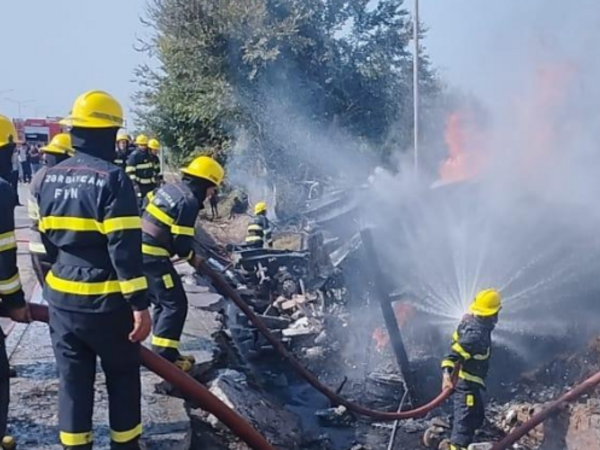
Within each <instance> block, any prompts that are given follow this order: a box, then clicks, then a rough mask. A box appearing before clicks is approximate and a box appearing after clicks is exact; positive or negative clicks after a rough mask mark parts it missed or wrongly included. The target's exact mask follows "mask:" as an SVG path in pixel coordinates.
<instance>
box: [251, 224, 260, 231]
mask: <svg viewBox="0 0 600 450" xmlns="http://www.w3.org/2000/svg"><path fill="white" fill-rule="evenodd" d="M263 230H264V228H263V227H261V226H260V225H248V231H263Z"/></svg>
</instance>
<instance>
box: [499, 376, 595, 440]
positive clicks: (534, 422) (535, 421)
mask: <svg viewBox="0 0 600 450" xmlns="http://www.w3.org/2000/svg"><path fill="white" fill-rule="evenodd" d="M599 384H600V372H597V373H596V374H594V375H592V376H591V377H589V378H588V379H587V380H585V381H584V382H582V383H581V384H578V385H577V386H575V387H574V388H573V389H571V390H570V391H568V392H566V393H565V394H563V395H562V396H561V397H559V398H558V399H556V400H554V401H553V402H552V403H550V405H549V406H548V407H547V408H546V409H544V410H543V411H540V412H539V413H537V414H535V415H534V416H533V417H532V418H531V419H529V420H528V421H527V422H525V423H524V424H522V425H521V426H519V427H517V428H516V429H515V430H513V431H512V432H510V433H509V434H508V435H507V436H506V437H504V439H502V440H501V441H499V442H497V443H496V444H495V445H494V446H493V447H492V449H491V450H504V449H507V448H509V447H510V446H511V445H513V444H514V443H515V442H517V441H518V440H519V439H521V438H522V437H523V436H525V435H526V434H527V433H529V432H530V431H531V430H533V429H534V428H535V427H537V426H538V425H539V424H541V423H542V422H543V421H544V420H546V419H548V418H549V417H552V416H553V415H554V414H556V413H558V412H559V411H560V410H561V409H563V408H564V406H565V405H566V404H567V403H570V402H572V401H574V400H577V399H578V398H579V397H581V396H582V395H583V394H585V393H586V392H588V391H590V390H592V389H594V388H595V387H596V386H598V385H599Z"/></svg>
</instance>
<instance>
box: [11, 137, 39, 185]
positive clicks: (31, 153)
mask: <svg viewBox="0 0 600 450" xmlns="http://www.w3.org/2000/svg"><path fill="white" fill-rule="evenodd" d="M12 164H13V173H15V172H17V174H18V175H17V177H18V179H19V180H20V181H21V183H29V182H30V181H31V177H32V176H33V175H35V173H36V172H37V171H38V170H40V168H41V167H42V161H41V154H40V145H39V144H31V143H24V144H19V145H17V148H16V149H15V152H14V154H13V160H12Z"/></svg>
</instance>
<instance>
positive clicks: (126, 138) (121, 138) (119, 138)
mask: <svg viewBox="0 0 600 450" xmlns="http://www.w3.org/2000/svg"><path fill="white" fill-rule="evenodd" d="M129 140H130V139H129V136H128V135H127V134H125V133H119V134H117V142H119V141H127V142H129Z"/></svg>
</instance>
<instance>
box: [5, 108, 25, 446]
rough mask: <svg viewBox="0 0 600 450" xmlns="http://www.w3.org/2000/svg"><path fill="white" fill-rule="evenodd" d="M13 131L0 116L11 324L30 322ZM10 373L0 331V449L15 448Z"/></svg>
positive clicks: (7, 307)
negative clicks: (20, 262)
mask: <svg viewBox="0 0 600 450" xmlns="http://www.w3.org/2000/svg"><path fill="white" fill-rule="evenodd" d="M16 138H17V131H16V129H15V126H14V125H13V123H12V121H11V120H10V119H9V118H7V117H4V116H0V211H2V214H0V300H1V301H2V303H0V309H1V310H2V315H3V316H8V317H10V318H11V319H12V320H14V321H15V322H30V316H29V308H28V307H27V304H26V303H25V296H24V294H23V289H22V287H21V281H20V278H19V271H18V269H17V237H16V235H15V206H16V200H17V199H16V197H15V193H14V190H13V187H12V185H11V183H10V177H11V176H12V162H11V159H12V155H13V152H14V150H15V140H16ZM9 378H10V370H9V366H8V357H7V355H6V346H5V345H4V332H3V331H2V329H0V448H2V449H13V448H15V447H16V445H15V441H14V439H13V438H12V437H11V436H7V435H6V425H7V420H8V405H9V400H10V380H9Z"/></svg>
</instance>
